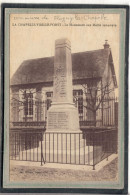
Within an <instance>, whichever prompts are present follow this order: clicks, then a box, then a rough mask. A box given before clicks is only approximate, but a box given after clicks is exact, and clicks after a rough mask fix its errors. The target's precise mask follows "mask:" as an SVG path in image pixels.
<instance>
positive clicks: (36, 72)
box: [10, 41, 117, 126]
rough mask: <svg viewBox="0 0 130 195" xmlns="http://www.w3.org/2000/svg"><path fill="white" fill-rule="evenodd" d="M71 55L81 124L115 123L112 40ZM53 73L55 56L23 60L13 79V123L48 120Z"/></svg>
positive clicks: (38, 123)
mask: <svg viewBox="0 0 130 195" xmlns="http://www.w3.org/2000/svg"><path fill="white" fill-rule="evenodd" d="M71 56H72V77H73V78H72V80H73V100H74V103H75V106H77V107H78V112H79V121H80V124H81V125H82V126H90V125H94V126H95V125H96V126H101V125H107V126H111V125H114V124H115V117H116V113H115V112H116V103H115V88H117V80H116V75H115V68H114V63H113V58H112V52H111V49H110V46H109V44H108V43H107V41H106V42H105V44H104V48H103V49H99V50H94V51H85V52H79V53H72V55H71ZM53 76H54V57H53V56H52V57H45V58H38V59H30V60H26V61H23V62H22V64H21V65H20V66H19V68H18V69H17V71H16V72H15V73H14V75H13V77H12V78H11V83H10V89H11V93H10V94H11V95H10V102H11V107H10V122H11V123H12V125H13V126H19V125H25V123H26V125H27V126H28V125H30V126H43V124H45V121H46V117H47V110H48V109H49V107H50V106H51V101H52V98H53ZM108 99H109V100H108ZM94 101H95V102H96V103H95V105H94V106H93V108H91V106H92V105H93V102H94ZM95 122H96V123H95Z"/></svg>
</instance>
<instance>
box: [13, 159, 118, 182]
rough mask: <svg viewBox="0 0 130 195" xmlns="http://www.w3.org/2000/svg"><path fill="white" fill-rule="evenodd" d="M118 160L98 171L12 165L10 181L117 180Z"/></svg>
mask: <svg viewBox="0 0 130 195" xmlns="http://www.w3.org/2000/svg"><path fill="white" fill-rule="evenodd" d="M117 162H118V160H117V158H116V159H114V160H113V161H112V162H111V163H110V164H108V165H106V166H105V167H103V168H102V169H101V170H100V171H98V172H97V171H81V170H65V169H58V168H48V167H29V166H18V165H17V166H14V165H11V167H10V181H28V182H33V181H34V182H36V181H37V182H44V181H46V182H47V181H115V180H117V172H118V171H117V168H118V166H117Z"/></svg>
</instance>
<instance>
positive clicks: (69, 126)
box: [47, 103, 81, 133]
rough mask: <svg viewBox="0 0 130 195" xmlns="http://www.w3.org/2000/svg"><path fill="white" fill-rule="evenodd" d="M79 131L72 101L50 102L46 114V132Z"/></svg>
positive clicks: (75, 110)
mask: <svg viewBox="0 0 130 195" xmlns="http://www.w3.org/2000/svg"><path fill="white" fill-rule="evenodd" d="M52 131H53V132H63V133H64V132H71V131H72V132H73V131H77V133H78V132H79V133H80V132H81V131H80V130H79V116H78V110H77V108H76V107H75V106H74V104H73V103H52V105H51V107H50V109H49V110H48V115H47V132H52Z"/></svg>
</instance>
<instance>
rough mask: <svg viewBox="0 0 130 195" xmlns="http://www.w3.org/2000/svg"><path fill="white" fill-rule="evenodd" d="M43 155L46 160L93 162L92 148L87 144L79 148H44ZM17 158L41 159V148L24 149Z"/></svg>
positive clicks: (26, 159)
mask: <svg viewBox="0 0 130 195" xmlns="http://www.w3.org/2000/svg"><path fill="white" fill-rule="evenodd" d="M43 157H44V160H45V161H46V162H53V163H54V162H55V163H65V164H66V163H69V164H89V165H92V164H93V148H92V147H89V153H88V146H86V147H85V148H80V150H75V151H74V150H67V151H65V150H58V152H57V151H56V150H54V151H53V150H50V151H49V150H46V151H45V150H44V149H43ZM16 159H17V160H25V161H38V162H40V161H41V150H39V149H38V148H34V149H29V150H24V151H21V152H20V153H19V155H18V156H17V157H16Z"/></svg>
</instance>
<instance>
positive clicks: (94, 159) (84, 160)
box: [10, 129, 117, 169]
mask: <svg viewBox="0 0 130 195" xmlns="http://www.w3.org/2000/svg"><path fill="white" fill-rule="evenodd" d="M113 153H117V129H109V130H98V131H95V130H91V131H90V132H83V133H58V132H57V133H56V132H55V133H54V132H52V133H50V132H27V131H25V132H21V131H20V132H19V131H11V132H10V159H12V160H20V161H36V162H41V165H42V164H43V162H44V163H45V162H47V163H62V164H77V165H90V166H93V169H95V165H96V164H98V163H99V162H101V161H102V160H103V159H105V158H106V159H108V157H109V156H110V155H111V154H113Z"/></svg>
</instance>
